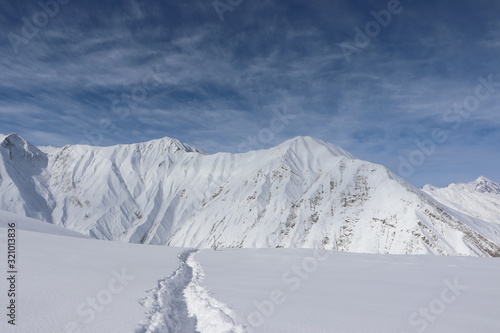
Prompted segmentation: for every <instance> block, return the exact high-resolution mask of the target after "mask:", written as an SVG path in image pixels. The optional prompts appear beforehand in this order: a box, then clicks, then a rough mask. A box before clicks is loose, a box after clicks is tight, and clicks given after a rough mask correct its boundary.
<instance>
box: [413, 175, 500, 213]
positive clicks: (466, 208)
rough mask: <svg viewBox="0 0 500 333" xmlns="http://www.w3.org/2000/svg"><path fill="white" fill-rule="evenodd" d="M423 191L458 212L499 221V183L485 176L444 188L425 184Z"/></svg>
mask: <svg viewBox="0 0 500 333" xmlns="http://www.w3.org/2000/svg"><path fill="white" fill-rule="evenodd" d="M423 191H424V192H425V193H427V194H429V195H430V196H431V197H433V198H434V199H436V200H437V201H439V202H440V203H442V204H444V205H447V206H449V207H451V208H453V209H455V210H457V211H459V212H462V213H465V214H468V215H471V216H474V217H477V218H479V219H481V220H484V221H489V222H495V223H500V184H498V183H495V182H494V181H491V180H489V179H487V178H485V177H479V178H478V179H476V180H475V181H473V182H470V183H466V184H451V185H449V186H447V187H444V188H437V187H434V186H431V185H425V186H424V188H423Z"/></svg>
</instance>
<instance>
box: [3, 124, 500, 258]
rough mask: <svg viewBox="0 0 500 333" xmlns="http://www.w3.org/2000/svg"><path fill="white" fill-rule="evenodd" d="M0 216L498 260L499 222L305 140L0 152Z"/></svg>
mask: <svg viewBox="0 0 500 333" xmlns="http://www.w3.org/2000/svg"><path fill="white" fill-rule="evenodd" d="M0 179H1V180H0V209H3V210H5V211H9V212H13V213H17V214H21V215H25V216H28V217H32V218H36V219H40V220H43V221H47V222H50V223H53V224H55V225H60V226H64V227H65V228H67V229H70V230H74V231H77V232H79V233H82V234H85V235H88V236H90V237H92V238H97V239H105V240H114V241H121V242H130V243H141V244H153V245H170V246H178V247H195V248H210V247H212V246H216V247H218V248H276V247H278V248H324V249H333V250H338V251H349V252H362V253H390V254H438V255H468V256H499V255H500V247H499V245H498V244H500V224H498V223H488V221H483V220H482V219H478V218H477V216H470V214H464V212H463V211H461V212H457V209H453V207H451V208H450V207H447V206H446V205H443V204H441V203H439V202H438V201H436V200H435V199H433V198H431V197H430V196H429V195H428V194H426V193H424V192H423V191H421V190H419V189H416V188H414V187H412V186H411V185H409V184H408V183H406V182H405V181H404V180H402V179H400V178H399V177H397V176H396V175H394V174H393V173H391V172H390V171H389V170H387V169H386V168H385V167H383V166H381V165H377V164H373V163H370V162H366V161H362V160H359V159H357V158H355V157H354V156H353V155H351V154H349V153H348V152H346V151H344V150H343V149H341V148H339V147H336V146H334V145H332V144H329V143H325V142H323V141H321V140H317V139H314V138H311V137H297V138H294V139H291V140H288V141H286V142H284V143H282V144H281V145H279V146H276V147H274V148H271V149H268V150H260V151H253V152H249V153H245V154H228V153H218V154H213V155H208V154H206V153H205V152H203V151H202V150H200V149H197V148H195V147H192V146H189V145H186V144H183V143H180V142H179V141H177V140H174V139H170V138H163V139H159V140H153V141H150V142H145V143H138V144H131V145H117V146H112V147H92V146H79V145H76V146H65V147H62V148H55V147H35V146H33V145H31V144H30V143H29V142H27V141H26V140H24V139H23V138H21V137H20V136H18V135H16V134H10V135H8V136H5V137H4V138H3V141H2V142H1V143H0Z"/></svg>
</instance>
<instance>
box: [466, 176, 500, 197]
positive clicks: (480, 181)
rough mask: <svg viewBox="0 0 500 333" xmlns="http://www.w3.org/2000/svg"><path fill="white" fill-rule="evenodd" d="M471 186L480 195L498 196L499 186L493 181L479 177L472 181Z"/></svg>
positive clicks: (499, 192)
mask: <svg viewBox="0 0 500 333" xmlns="http://www.w3.org/2000/svg"><path fill="white" fill-rule="evenodd" d="M472 185H474V187H475V190H476V191H478V192H480V193H492V194H500V184H498V183H495V182H494V181H492V180H489V179H488V178H486V177H483V176H480V177H478V178H477V179H476V180H475V181H473V182H472Z"/></svg>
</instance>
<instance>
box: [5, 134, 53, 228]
mask: <svg viewBox="0 0 500 333" xmlns="http://www.w3.org/2000/svg"><path fill="white" fill-rule="evenodd" d="M47 162H48V159H47V156H46V154H44V153H43V152H42V151H40V150H39V149H38V148H37V147H35V146H33V145H31V144H30V143H29V142H28V141H26V140H25V139H23V138H21V137H20V136H19V135H17V134H9V135H0V207H1V209H3V210H6V211H10V212H13V213H19V214H22V215H25V216H29V217H33V218H37V219H41V220H45V221H49V222H52V216H51V214H52V208H53V207H52V205H53V201H52V198H51V196H50V193H49V190H48V186H47V184H46V182H45V179H46V177H47V176H46V173H45V169H46V167H47Z"/></svg>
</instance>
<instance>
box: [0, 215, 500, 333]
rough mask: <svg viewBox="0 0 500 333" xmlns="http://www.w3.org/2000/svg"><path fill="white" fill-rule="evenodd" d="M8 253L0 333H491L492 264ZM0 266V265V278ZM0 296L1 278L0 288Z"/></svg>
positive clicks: (79, 246)
mask: <svg viewBox="0 0 500 333" xmlns="http://www.w3.org/2000/svg"><path fill="white" fill-rule="evenodd" d="M12 219H16V220H17V221H21V220H24V218H23V217H15V216H12V215H7V216H6V215H5V213H3V212H0V245H1V247H2V248H5V247H4V246H5V242H6V229H5V226H6V222H8V221H9V220H12ZM40 224H42V225H44V226H46V224H43V222H40ZM54 228H56V227H54ZM53 230H55V229H53ZM45 231H47V230H45ZM56 233H57V232H56ZM16 243H17V251H18V258H19V260H18V264H19V267H18V275H17V286H16V288H17V290H18V292H19V293H18V297H17V299H16V302H17V305H18V307H17V321H16V327H15V328H14V329H13V327H11V326H10V325H8V324H7V323H6V320H5V318H3V320H1V321H0V332H6V333H11V332H16V333H33V332H37V333H52V332H62V333H75V332H79V333H95V332H135V333H146V332H155V333H168V332H176V333H193V332H195V331H196V332H200V333H223V332H224V333H226V332H235V333H238V332H245V333H251V332H276V333H279V332H286V333H295V332H297V333H303V332H315V333H321V332H325V333H326V332H328V333H330V332H349V333H353V332H363V333H364V332H384V333H385V332H395V333H403V332H406V333H410V332H418V331H422V332H423V331H425V332H428V333H455V332H461V333H475V332H482V333H496V332H498V331H499V328H500V319H499V317H498V308H499V306H500V288H498V287H497V285H498V280H499V279H500V261H498V259H491V258H467V257H446V256H406V255H403V256H394V255H368V254H352V253H342V252H334V251H327V250H320V251H315V250H310V249H228V250H220V251H212V250H201V251H198V252H193V250H185V249H180V248H172V247H165V246H151V245H138V244H125V243H119V242H107V241H98V240H92V239H81V238H74V237H63V236H58V235H51V234H47V233H39V232H33V231H25V230H18V232H17V242H16ZM179 254H181V255H180V256H179V257H178V255H179ZM5 263H6V262H5V260H1V261H0V270H2V271H4V272H5V271H6V267H5ZM450 285H451V286H452V287H451V288H450ZM0 290H2V292H3V291H5V290H7V286H6V279H0ZM2 302H5V298H2ZM2 306H4V305H2ZM426 318H430V319H426Z"/></svg>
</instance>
